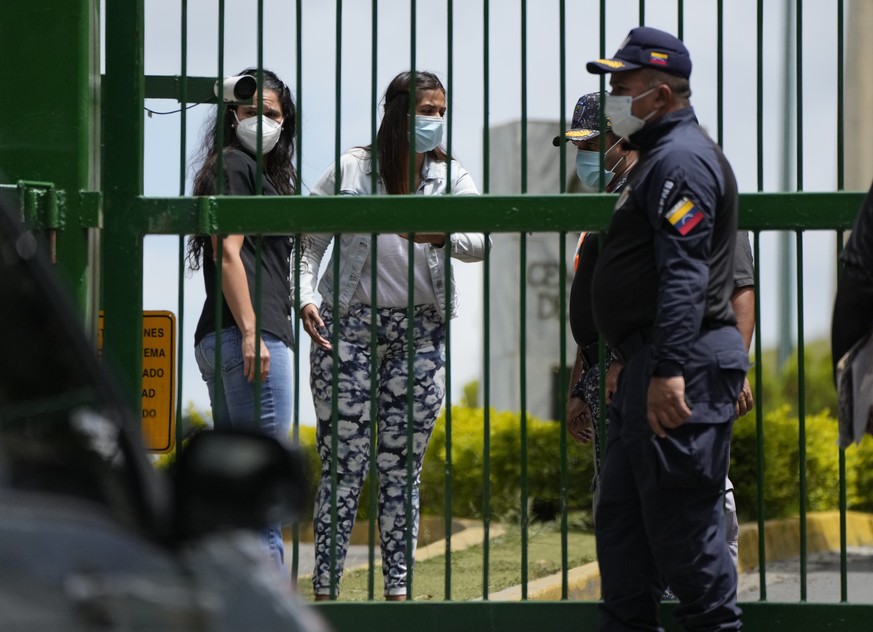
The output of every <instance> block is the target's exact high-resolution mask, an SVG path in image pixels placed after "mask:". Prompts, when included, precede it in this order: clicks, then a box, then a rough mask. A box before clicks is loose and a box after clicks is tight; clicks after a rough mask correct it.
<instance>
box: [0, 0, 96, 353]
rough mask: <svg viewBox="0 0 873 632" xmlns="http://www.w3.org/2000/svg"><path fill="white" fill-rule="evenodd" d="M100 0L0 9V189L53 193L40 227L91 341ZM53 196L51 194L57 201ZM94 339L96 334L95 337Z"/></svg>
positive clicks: (93, 324) (6, 5) (25, 4)
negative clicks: (34, 185)
mask: <svg viewBox="0 0 873 632" xmlns="http://www.w3.org/2000/svg"><path fill="white" fill-rule="evenodd" d="M99 7H100V2H99V1H98V0H63V1H58V0H56V1H54V2H5V3H4V4H3V18H2V20H0V59H2V60H3V86H4V90H5V94H4V95H3V100H2V103H3V105H2V106H0V107H2V114H0V132H2V133H0V165H2V172H0V181H3V182H5V183H8V184H15V183H17V182H19V181H22V180H26V181H40V182H44V183H50V184H51V185H53V186H54V191H52V192H51V194H52V199H53V200H54V201H55V202H59V205H58V207H56V208H57V210H58V213H53V214H52V220H51V221H49V222H46V223H45V225H41V226H36V228H41V229H44V230H46V231H47V233H49V235H50V237H51V239H52V240H53V241H54V243H55V247H54V248H53V251H54V252H55V253H56V260H57V264H58V265H57V267H58V269H59V271H60V273H61V276H62V277H63V279H64V281H66V283H67V285H68V286H69V288H70V289H71V292H72V294H73V297H74V300H75V302H76V304H77V306H78V308H79V317H80V318H81V319H82V320H83V322H84V323H85V325H86V328H87V329H89V330H90V332H91V333H92V334H93V333H94V331H95V327H96V322H97V313H96V306H97V301H98V297H99V269H100V266H99V258H98V257H97V252H98V250H99V233H98V230H97V228H98V226H99V221H100V220H99V198H98V196H96V195H89V194H88V193H86V192H87V191H96V190H98V189H99V187H100V108H99V94H98V91H99V89H100V41H99V33H100V25H99ZM55 194H57V196H55ZM92 337H93V336H92Z"/></svg>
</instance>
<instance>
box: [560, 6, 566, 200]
mask: <svg viewBox="0 0 873 632" xmlns="http://www.w3.org/2000/svg"><path fill="white" fill-rule="evenodd" d="M558 10H559V12H560V15H559V18H558V29H559V33H558V65H559V67H560V69H559V73H560V82H559V84H558V86H559V87H558V92H559V96H558V126H559V127H558V129H559V132H560V136H559V138H560V139H561V144H560V145H558V147H559V150H560V152H561V153H560V155H559V156H558V191H559V192H560V193H565V192H566V191H567V175H566V174H567V141H566V139H565V138H564V130H565V129H567V117H566V115H565V112H564V108H565V103H566V102H567V53H566V49H567V30H566V19H567V7H566V0H560V2H559V9H558Z"/></svg>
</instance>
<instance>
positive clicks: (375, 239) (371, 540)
mask: <svg viewBox="0 0 873 632" xmlns="http://www.w3.org/2000/svg"><path fill="white" fill-rule="evenodd" d="M375 41H376V40H375V39H374V44H373V46H374V48H375ZM373 77H374V79H373V81H374V83H375V75H374V76H373ZM376 103H377V102H376V101H375V100H374V101H373V111H374V114H375V110H376ZM373 121H374V122H375V117H374V119H373ZM372 159H373V154H372V153H371V154H370V160H371V163H370V164H373V163H372ZM372 172H373V174H374V177H375V174H376V170H375V169H373V170H372ZM375 190H376V189H375V187H374V188H373V189H372V191H375ZM378 276H379V235H377V234H376V233H373V234H371V235H370V296H371V297H372V298H371V300H370V473H369V481H370V507H369V516H370V519H369V521H368V522H369V524H368V525H367V599H369V600H370V601H373V600H374V599H375V595H376V521H377V520H378V517H377V516H378V513H379V508H378V503H377V502H376V501H377V498H378V494H379V487H378V480H379V474H378V471H377V467H376V459H377V458H378V455H379V451H378V446H379V436H378V433H379V355H378V354H379V318H378V317H377V314H378V308H377V307H378V303H377V297H378V292H379V288H378V278H377V277H378Z"/></svg>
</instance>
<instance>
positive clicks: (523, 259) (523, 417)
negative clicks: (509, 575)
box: [518, 233, 528, 600]
mask: <svg viewBox="0 0 873 632" xmlns="http://www.w3.org/2000/svg"><path fill="white" fill-rule="evenodd" d="M518 250H519V252H518V267H519V288H518V292H519V299H518V314H519V319H518V322H519V330H520V331H519V339H520V340H521V349H520V353H519V354H518V357H519V366H518V378H519V384H518V386H519V389H520V390H519V400H520V410H519V412H520V413H521V414H520V415H519V422H520V423H519V434H520V450H521V454H520V455H519V458H520V459H521V507H520V510H521V511H520V519H519V522H520V525H519V526H520V527H521V598H522V600H525V599H527V539H528V529H527V526H528V525H527V521H528V515H527V504H528V503H527V501H528V497H527V493H528V484H527V483H528V481H527V283H526V281H527V279H526V276H527V233H521V234H520V235H519V236H518Z"/></svg>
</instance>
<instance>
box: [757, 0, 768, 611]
mask: <svg viewBox="0 0 873 632" xmlns="http://www.w3.org/2000/svg"><path fill="white" fill-rule="evenodd" d="M761 1H763V0H761ZM759 95H760V93H759ZM754 235H755V242H754V250H755V262H754V273H755V287H756V288H759V287H761V232H760V231H758V230H756V231H754ZM760 322H761V301H759V300H756V301H755V323H756V324H757V323H760ZM761 346H762V341H761V330H760V329H756V334H755V402H757V405H756V406H755V437H756V439H757V441H756V450H755V458H756V470H757V472H758V485H757V498H756V500H757V505H756V506H757V514H758V573H759V575H760V577H759V581H758V585H759V587H760V589H759V590H760V592H759V598H760V600H761V601H766V600H767V546H766V545H767V540H766V537H765V536H766V531H765V530H766V526H765V518H766V515H765V504H764V475H765V467H766V466H765V459H764V408H763V406H764V402H762V401H761V392H762V391H763V386H762V384H761V382H762V380H763V379H764V368H763V361H762V360H763V357H764V356H763V353H762V349H761Z"/></svg>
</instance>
